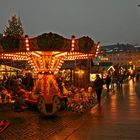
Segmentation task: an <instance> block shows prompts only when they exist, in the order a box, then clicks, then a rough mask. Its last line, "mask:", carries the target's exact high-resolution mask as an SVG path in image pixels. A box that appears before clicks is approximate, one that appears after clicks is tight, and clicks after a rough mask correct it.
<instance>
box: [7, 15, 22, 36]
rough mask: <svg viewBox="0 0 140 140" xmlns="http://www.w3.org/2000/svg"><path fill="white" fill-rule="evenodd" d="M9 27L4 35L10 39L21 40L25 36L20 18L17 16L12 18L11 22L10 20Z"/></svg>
mask: <svg viewBox="0 0 140 140" xmlns="http://www.w3.org/2000/svg"><path fill="white" fill-rule="evenodd" d="M8 23H9V25H8V26H6V28H5V30H4V35H5V36H9V37H16V38H21V37H22V36H23V33H24V31H23V28H22V23H21V20H20V17H17V16H16V15H14V16H12V17H11V20H8Z"/></svg>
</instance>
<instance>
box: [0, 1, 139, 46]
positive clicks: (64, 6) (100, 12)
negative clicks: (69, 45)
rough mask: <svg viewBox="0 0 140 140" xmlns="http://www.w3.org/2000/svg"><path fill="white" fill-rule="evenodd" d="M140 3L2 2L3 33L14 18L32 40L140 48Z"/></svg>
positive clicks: (0, 2) (0, 12) (1, 24)
mask: <svg viewBox="0 0 140 140" xmlns="http://www.w3.org/2000/svg"><path fill="white" fill-rule="evenodd" d="M139 4H140V0H22V1H21V0H0V32H1V33H2V32H3V30H4V28H5V25H7V24H8V19H10V17H11V16H12V15H14V14H16V15H17V16H20V18H21V21H22V24H23V28H24V32H25V34H29V36H30V37H34V36H37V35H39V34H42V33H45V32H55V33H58V34H60V35H62V36H64V37H66V38H70V37H71V36H72V35H73V34H74V35H75V36H76V37H77V38H78V37H81V36H90V37H91V38H92V39H93V40H95V41H96V42H97V41H100V42H101V45H110V44H116V43H131V44H138V45H140V7H138V5H139Z"/></svg>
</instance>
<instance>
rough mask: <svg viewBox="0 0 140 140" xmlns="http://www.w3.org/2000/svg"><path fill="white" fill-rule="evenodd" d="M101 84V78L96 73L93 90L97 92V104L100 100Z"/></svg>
mask: <svg viewBox="0 0 140 140" xmlns="http://www.w3.org/2000/svg"><path fill="white" fill-rule="evenodd" d="M103 84H104V82H103V80H102V79H101V78H100V76H99V75H98V74H97V75H96V79H95V81H94V90H95V92H96V94H97V100H98V103H99V104H100V102H101V94H102V89H103Z"/></svg>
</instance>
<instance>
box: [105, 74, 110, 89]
mask: <svg viewBox="0 0 140 140" xmlns="http://www.w3.org/2000/svg"><path fill="white" fill-rule="evenodd" d="M110 83H111V78H110V76H109V75H107V77H106V79H105V84H106V88H107V92H109V86H110Z"/></svg>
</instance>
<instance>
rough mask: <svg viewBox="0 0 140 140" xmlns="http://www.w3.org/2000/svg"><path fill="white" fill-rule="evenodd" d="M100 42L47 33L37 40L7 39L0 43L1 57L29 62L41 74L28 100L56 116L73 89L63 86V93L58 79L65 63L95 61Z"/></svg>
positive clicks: (36, 72) (45, 113)
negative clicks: (62, 102)
mask: <svg viewBox="0 0 140 140" xmlns="http://www.w3.org/2000/svg"><path fill="white" fill-rule="evenodd" d="M98 51H99V42H98V43H95V42H94V41H93V40H92V39H91V38H89V37H88V36H83V37H81V38H76V37H75V36H72V37H71V38H70V39H68V38H64V37H62V36H61V35H58V34H55V33H44V34H42V35H39V36H37V37H34V38H29V37H28V35H25V37H24V38H20V39H17V38H13V37H6V36H4V37H3V38H2V39H1V40H0V58H1V59H4V60H6V59H8V60H14V61H22V60H24V61H27V62H28V64H30V66H31V68H32V71H33V73H34V74H36V75H37V78H36V80H35V84H34V87H33V89H32V91H31V92H30V94H29V95H28V96H26V101H28V102H32V103H36V104H37V107H38V109H39V111H40V112H42V113H43V114H44V115H52V114H54V113H56V112H57V111H58V110H59V109H60V108H61V101H62V100H63V99H64V98H67V96H68V94H69V90H67V89H66V88H65V87H64V85H63V93H62V91H61V89H60V87H59V84H58V82H57V79H56V76H55V75H57V74H58V73H59V69H60V68H61V66H62V64H63V63H64V61H68V60H81V61H82V60H84V59H89V58H95V57H96V56H97V54H98Z"/></svg>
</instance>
